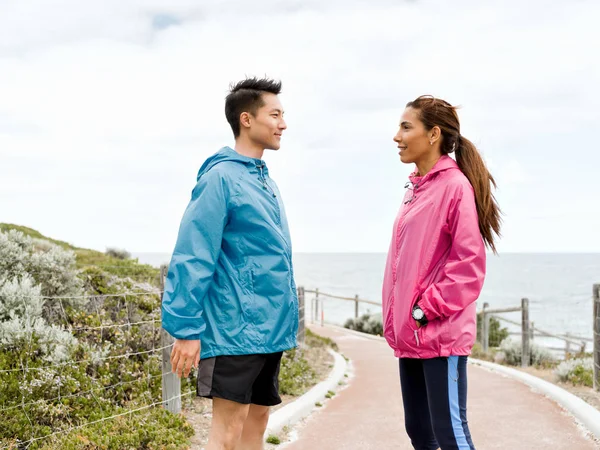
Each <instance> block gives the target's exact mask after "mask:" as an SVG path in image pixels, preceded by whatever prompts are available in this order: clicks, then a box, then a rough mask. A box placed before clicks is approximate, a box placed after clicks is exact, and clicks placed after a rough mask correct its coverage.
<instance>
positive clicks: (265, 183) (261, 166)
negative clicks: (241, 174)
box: [256, 163, 292, 267]
mask: <svg viewBox="0 0 600 450" xmlns="http://www.w3.org/2000/svg"><path fill="white" fill-rule="evenodd" d="M256 167H257V168H258V170H259V172H260V177H259V178H260V181H261V182H262V185H263V189H264V190H266V191H267V192H269V193H270V194H271V195H272V196H273V198H275V210H276V212H277V222H278V225H279V230H278V231H279V232H280V234H281V237H282V239H283V241H284V242H285V243H286V244H287V246H288V248H289V247H290V244H289V242H288V241H287V239H286V237H285V235H284V233H283V228H282V225H281V210H280V208H279V200H278V199H277V194H275V191H274V190H273V188H271V186H270V185H269V183H268V181H267V179H266V178H265V174H264V171H263V169H264V167H265V165H264V163H263V164H257V165H256ZM285 254H286V257H287V259H288V263H289V264H290V267H292V258H291V255H290V254H289V252H288V251H286V252H285Z"/></svg>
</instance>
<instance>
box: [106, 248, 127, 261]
mask: <svg viewBox="0 0 600 450" xmlns="http://www.w3.org/2000/svg"><path fill="white" fill-rule="evenodd" d="M105 253H106V255H107V256H110V257H112V258H117V259H129V258H131V253H129V252H128V251H127V250H125V249H124V248H107V249H106V252H105Z"/></svg>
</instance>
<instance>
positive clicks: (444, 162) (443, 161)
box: [409, 155, 460, 185]
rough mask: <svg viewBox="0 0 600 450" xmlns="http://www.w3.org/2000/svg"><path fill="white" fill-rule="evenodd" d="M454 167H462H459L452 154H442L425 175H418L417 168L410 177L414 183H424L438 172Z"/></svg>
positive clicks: (458, 168)
mask: <svg viewBox="0 0 600 450" xmlns="http://www.w3.org/2000/svg"><path fill="white" fill-rule="evenodd" d="M452 169H457V170H460V167H458V164H457V163H456V161H454V160H453V159H452V158H451V157H450V156H448V155H442V157H441V158H440V159H438V161H437V162H436V163H435V165H434V166H433V168H432V169H431V170H430V171H429V172H427V173H426V174H425V176H418V175H417V169H415V171H414V172H413V173H412V174H410V176H409V179H410V181H411V182H412V183H415V184H416V183H419V184H420V185H422V184H423V183H424V182H426V181H428V180H430V179H432V178H433V177H434V176H435V175H436V174H438V173H440V172H444V171H446V170H452Z"/></svg>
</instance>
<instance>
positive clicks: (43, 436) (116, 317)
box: [0, 289, 195, 450]
mask: <svg viewBox="0 0 600 450" xmlns="http://www.w3.org/2000/svg"><path fill="white" fill-rule="evenodd" d="M162 292H163V291H162V289H151V290H148V291H140V290H138V289H136V290H131V291H127V292H122V293H115V294H112V293H111V294H94V295H91V294H88V295H75V296H66V295H65V296H48V297H44V299H53V300H58V302H56V304H57V306H59V308H58V310H59V314H60V317H61V321H62V322H63V323H62V324H60V326H59V327H60V331H62V332H64V333H67V334H70V335H71V337H72V338H73V339H74V340H77V342H78V343H87V344H90V343H93V344H95V345H96V347H95V349H96V350H95V352H91V351H90V352H89V354H83V355H80V357H79V358H73V357H71V356H69V357H66V358H64V359H63V360H59V361H48V360H47V359H44V358H40V354H39V353H40V348H39V342H38V341H39V336H38V335H37V334H36V333H37V330H36V329H35V328H34V326H33V322H31V323H28V324H27V325H30V326H28V327H26V328H25V329H24V330H22V334H21V335H22V336H24V340H25V342H23V339H21V340H18V341H15V342H13V343H11V342H1V341H0V356H2V358H1V359H0V367H1V366H2V365H4V366H5V367H6V364H7V361H8V357H9V356H10V355H13V359H12V362H10V361H9V363H10V364H9V367H8V368H2V369H1V370H0V385H2V386H3V389H4V387H5V386H9V385H11V386H13V390H12V391H11V393H13V397H12V398H11V399H9V400H7V397H6V396H4V398H3V401H4V403H2V402H0V421H1V422H2V424H3V425H0V430H3V429H6V428H5V427H4V423H8V422H11V421H14V420H16V418H18V419H19V420H22V422H23V424H22V425H21V426H20V430H21V432H20V433H18V436H16V435H14V434H13V435H11V436H6V435H3V434H4V433H2V434H0V450H3V449H7V450H8V449H19V450H21V449H30V448H34V447H35V448H39V445H41V444H42V443H43V442H46V441H47V440H50V441H54V440H56V439H58V438H61V439H62V438H64V437H65V436H67V435H69V434H70V433H72V432H73V431H75V430H79V429H82V428H85V427H88V426H93V425H96V424H100V423H103V422H106V421H109V420H113V419H117V418H120V417H124V416H129V415H132V414H135V413H138V412H141V411H146V410H150V409H151V408H155V407H160V406H162V407H164V406H165V405H166V404H167V403H168V402H173V401H179V402H181V399H182V398H186V397H190V396H192V395H193V394H194V393H195V387H194V386H193V384H194V383H193V382H192V379H193V374H192V376H191V377H190V379H189V380H188V386H187V387H186V388H184V389H180V390H179V392H178V393H177V394H175V395H171V397H170V398H168V399H165V398H164V397H163V398H162V399H160V397H161V392H160V388H161V385H164V381H165V379H166V378H170V377H171V376H172V374H170V373H165V372H164V352H168V351H169V349H170V348H171V347H172V345H173V344H172V343H169V344H167V345H160V344H161V327H160V325H157V322H160V296H161V294H162ZM144 297H145V298H146V299H152V301H148V302H146V303H145V304H144V305H143V308H148V305H153V306H154V308H153V309H151V310H149V311H148V310H146V311H141V307H140V304H139V301H140V300H142V299H143V298H144ZM32 298H33V297H32V296H24V297H22V298H21V299H22V301H23V307H24V310H25V311H27V310H28V304H27V302H28V300H31V299H32ZM38 298H39V296H38ZM109 299H113V300H114V299H116V300H117V302H116V304H115V303H111V307H112V308H113V309H112V310H111V311H110V313H107V311H106V310H103V309H102V307H101V306H99V305H98V303H99V302H98V301H103V300H109ZM75 300H80V301H81V300H87V301H88V302H89V303H90V304H93V306H92V308H93V309H94V311H93V312H90V311H87V312H85V314H83V315H82V316H81V317H79V316H77V314H76V311H75V310H72V309H71V310H69V309H68V308H65V304H64V302H70V301H75ZM80 313H81V311H80ZM121 314H123V315H124V317H120V315H121ZM82 317H83V319H86V320H87V321H88V322H92V323H85V321H84V323H81V322H82ZM115 321H118V322H117V323H115ZM54 325H56V324H54ZM115 336H118V338H119V339H120V341H119V342H120V343H121V344H122V345H121V346H120V347H118V348H117V346H116V345H115V344H114V343H113V342H112V341H111V338H114V337H115ZM62 339H64V337H57V336H50V337H45V338H44V340H43V344H44V345H46V346H58V345H60V343H61V341H62ZM90 348H92V347H91V344H90ZM11 352H12V353H11ZM10 365H13V367H10ZM131 368H133V369H131ZM125 369H128V370H129V369H131V372H128V371H126V370H125ZM72 374H76V375H77V377H84V378H85V381H86V383H85V388H80V389H76V388H73V387H72V386H71V387H69V388H67V387H66V386H64V385H63V384H61V383H63V382H64V380H65V379H67V378H68V377H69V376H70V375H72ZM159 379H160V380H161V383H159V382H158V380H159ZM15 381H18V390H16V389H14V383H15ZM11 383H12V384H11ZM42 388H47V392H43V393H42V394H40V392H39V390H40V389H42ZM56 390H58V392H56ZM61 390H62V392H61ZM132 393H134V394H135V396H137V398H133V394H132ZM129 397H131V398H129ZM0 398H2V396H0ZM10 400H13V401H10ZM78 400H79V401H82V402H86V401H91V402H93V403H94V404H95V405H96V406H95V414H94V417H92V416H89V417H82V416H81V415H80V414H79V412H78V411H77V407H78V404H77V401H78ZM123 409H125V411H122V410H123ZM45 410H51V411H60V413H61V415H62V416H63V418H64V420H62V421H59V422H60V423H58V424H57V423H53V424H52V426H51V427H48V426H46V427H40V426H39V424H37V421H38V420H39V419H40V417H39V411H45ZM116 410H118V411H116ZM106 412H108V413H109V415H107V416H105V417H102V416H103V415H104V414H105V413H106ZM98 415H100V417H99V418H98ZM11 423H12V422H11ZM40 430H42V431H40ZM57 445H60V444H57Z"/></svg>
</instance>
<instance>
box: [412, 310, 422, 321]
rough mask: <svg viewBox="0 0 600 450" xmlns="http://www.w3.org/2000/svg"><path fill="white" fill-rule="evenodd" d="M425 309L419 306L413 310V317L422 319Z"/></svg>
mask: <svg viewBox="0 0 600 450" xmlns="http://www.w3.org/2000/svg"><path fill="white" fill-rule="evenodd" d="M423 316H424V314H423V310H422V309H421V308H417V309H414V310H413V318H414V319H415V320H421V319H422V318H423Z"/></svg>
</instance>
